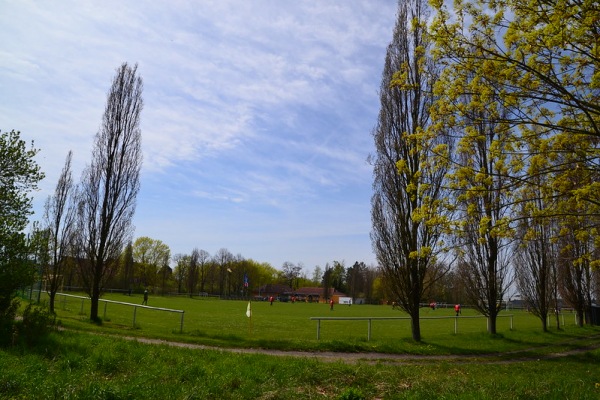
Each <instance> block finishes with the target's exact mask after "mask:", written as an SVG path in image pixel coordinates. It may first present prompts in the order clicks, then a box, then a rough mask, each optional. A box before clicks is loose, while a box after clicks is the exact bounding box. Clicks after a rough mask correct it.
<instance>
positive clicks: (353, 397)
mask: <svg viewBox="0 0 600 400" xmlns="http://www.w3.org/2000/svg"><path fill="white" fill-rule="evenodd" d="M338 399H339V400H365V396H364V395H363V394H362V393H361V392H360V390H358V389H354V388H348V389H346V390H344V393H342V394H341V395H340V396H339V397H338Z"/></svg>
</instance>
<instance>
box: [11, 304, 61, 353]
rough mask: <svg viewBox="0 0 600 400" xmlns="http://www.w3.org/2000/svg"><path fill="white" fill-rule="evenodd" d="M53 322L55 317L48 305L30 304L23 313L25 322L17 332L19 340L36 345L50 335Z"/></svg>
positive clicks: (23, 321) (21, 323)
mask: <svg viewBox="0 0 600 400" xmlns="http://www.w3.org/2000/svg"><path fill="white" fill-rule="evenodd" d="M53 320H54V317H53V316H52V314H51V313H50V310H49V309H48V307H47V306H46V304H44V303H42V304H41V305H34V304H33V303H30V304H28V305H27V307H26V308H25V311H23V320H22V321H21V322H20V324H19V329H18V330H17V331H18V334H19V340H23V341H24V342H25V343H26V344H28V345H34V344H36V343H37V342H38V341H39V340H40V339H41V338H43V337H46V336H47V335H48V333H49V332H50V329H51V327H52V322H53Z"/></svg>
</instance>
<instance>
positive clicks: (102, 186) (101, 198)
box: [77, 63, 143, 321]
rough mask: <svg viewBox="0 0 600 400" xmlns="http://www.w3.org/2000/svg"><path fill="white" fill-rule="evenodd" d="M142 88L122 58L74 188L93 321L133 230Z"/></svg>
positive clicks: (80, 256) (81, 262) (81, 257)
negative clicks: (88, 161)
mask: <svg viewBox="0 0 600 400" xmlns="http://www.w3.org/2000/svg"><path fill="white" fill-rule="evenodd" d="M142 88H143V85H142V78H141V77H139V76H138V74H137V65H136V66H134V67H130V66H129V65H127V63H124V64H122V65H121V66H120V67H119V68H118V69H117V74H116V76H115V77H114V79H113V82H112V85H111V88H110V90H109V92H108V96H107V101H106V108H105V110H104V116H103V118H102V124H101V127H100V130H99V132H98V133H97V134H96V138H95V143H94V147H93V150H92V161H91V164H90V165H89V166H88V167H87V168H86V169H85V171H84V173H83V178H82V182H81V187H80V191H79V211H78V230H77V231H78V264H79V269H80V272H81V277H82V279H83V282H84V285H85V290H86V291H87V293H88V295H89V296H90V298H91V309H90V319H92V320H93V321H97V320H99V318H98V303H99V299H100V295H101V294H102V291H103V289H104V284H105V283H106V282H107V281H108V279H110V278H111V277H112V276H113V275H114V273H115V272H116V270H117V269H118V264H119V256H120V255H121V252H122V251H123V249H124V248H125V246H126V245H127V243H128V242H129V241H130V240H131V236H132V233H133V225H132V219H133V215H134V212H135V206H136V197H137V194H138V192H139V188H140V180H139V177H140V169H141V166H142V148H141V146H142V142H141V140H142V136H141V130H140V127H139V125H140V114H141V111H142V107H143V100H142Z"/></svg>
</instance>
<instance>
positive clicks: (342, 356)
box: [119, 335, 600, 364]
mask: <svg viewBox="0 0 600 400" xmlns="http://www.w3.org/2000/svg"><path fill="white" fill-rule="evenodd" d="M119 337H120V338H123V339H127V340H133V341H137V342H140V343H146V344H153V345H168V346H173V347H183V348H188V349H199V350H215V351H222V352H230V353H239V354H265V355H270V356H278V357H306V358H313V359H316V360H319V361H323V362H345V363H357V362H364V363H371V364H375V363H388V364H426V363H431V362H438V361H445V362H453V363H463V364H464V363H477V364H480V363H484V364H509V363H518V362H529V361H540V360H549V359H554V358H561V357H567V356H570V355H574V354H581V353H585V352H588V351H591V350H595V349H598V348H600V342H599V343H595V344H593V345H589V346H582V347H580V348H576V349H572V350H568V351H564V352H559V353H548V354H544V355H542V356H532V357H527V356H523V354H524V353H525V352H527V351H528V349H525V350H518V351H514V352H508V353H500V354H477V355H414V354H384V353H340V352H331V351H323V352H321V351H284V350H271V349H255V348H228V347H213V346H205V345H199V344H192V343H182V342H172V341H166V340H160V339H148V338H139V337H122V336H119ZM594 337H596V338H600V335H597V336H593V337H592V338H594ZM585 339H589V338H585ZM569 343H573V341H570V342H569ZM542 348H543V347H538V348H535V349H531V350H540V349H542Z"/></svg>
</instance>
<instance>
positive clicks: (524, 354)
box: [0, 294, 600, 400]
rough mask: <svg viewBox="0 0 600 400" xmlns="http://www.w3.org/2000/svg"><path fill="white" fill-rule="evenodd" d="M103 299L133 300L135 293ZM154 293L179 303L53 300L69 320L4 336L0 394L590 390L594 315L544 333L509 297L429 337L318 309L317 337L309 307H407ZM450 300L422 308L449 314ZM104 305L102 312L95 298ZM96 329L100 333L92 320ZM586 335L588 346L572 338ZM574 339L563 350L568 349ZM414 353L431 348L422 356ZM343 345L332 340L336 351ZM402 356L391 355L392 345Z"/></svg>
mask: <svg viewBox="0 0 600 400" xmlns="http://www.w3.org/2000/svg"><path fill="white" fill-rule="evenodd" d="M104 298H105V299H108V300H112V301H120V302H128V303H131V304H136V305H139V304H141V302H142V297H141V296H139V295H138V296H132V297H129V296H124V295H122V294H113V295H107V296H105V297H104ZM149 305H150V306H153V307H161V308H169V309H178V310H184V311H185V313H184V328H183V332H180V331H179V330H180V314H177V313H168V312H166V311H159V310H154V309H143V308H140V307H137V308H136V311H135V314H136V324H135V327H134V326H133V306H131V305H117V304H113V303H109V304H107V307H106V317H105V318H104V321H103V323H102V324H101V325H96V324H92V323H90V322H89V320H88V316H89V301H84V303H83V313H81V300H80V299H73V298H70V299H69V300H68V301H67V302H66V303H62V302H58V303H57V311H58V321H60V325H61V326H63V327H65V328H67V329H66V330H63V331H55V332H52V333H51V334H50V336H49V337H48V338H46V339H45V340H44V341H42V342H41V343H39V344H38V345H36V346H35V347H32V348H28V347H23V346H17V347H13V348H8V349H3V350H0V399H59V398H60V399H264V400H267V399H268V400H275V399H277V400H278V399H342V400H359V399H438V398H444V399H598V398H600V367H598V366H599V365H600V349H598V348H597V344H598V341H599V337H600V328H599V327H589V326H586V327H583V328H579V327H577V326H576V325H575V320H574V316H573V315H572V314H566V315H565V326H564V327H563V329H562V330H560V331H557V330H556V329H555V328H554V327H551V328H550V331H549V332H547V333H543V332H542V330H541V328H540V326H539V321H538V320H537V318H535V317H534V316H532V315H531V314H528V313H525V312H521V311H514V312H506V313H505V314H509V313H512V314H513V315H514V319H513V329H512V330H511V329H510V322H509V321H510V319H509V318H501V319H500V320H499V323H498V334H497V335H495V336H491V335H489V334H487V333H486V321H485V319H483V318H467V317H470V316H474V315H475V313H474V312H473V311H471V310H467V309H463V317H464V318H459V326H458V333H456V334H455V333H454V318H444V319H424V320H423V321H422V323H423V342H422V343H415V342H413V341H412V340H411V338H410V329H409V322H408V321H406V320H402V321H388V320H386V321H373V326H372V340H371V341H367V322H366V321H322V325H321V340H317V339H316V322H315V321H311V320H310V317H329V316H336V317H390V316H403V314H402V313H401V312H400V311H397V310H392V309H391V307H389V306H362V305H361V306H359V305H354V306H350V307H349V306H339V305H336V306H335V307H334V310H333V311H330V310H329V307H328V306H327V305H324V304H303V303H296V304H291V303H275V304H274V305H273V306H270V305H269V303H267V302H253V303H252V311H253V316H252V320H250V319H248V318H247V317H246V315H245V313H246V306H247V302H242V301H227V300H215V299H206V298H203V299H189V298H182V297H164V298H163V297H150V301H149ZM453 314H454V313H453V311H452V310H450V309H437V310H435V311H432V310H429V309H423V313H422V316H423V317H424V318H428V317H439V316H444V317H450V316H452V315H453ZM100 315H101V316H103V315H104V307H103V305H102V304H101V307H100ZM96 333H101V334H96ZM125 336H128V337H130V336H137V337H149V338H161V339H164V340H167V341H177V342H187V343H197V344H204V345H215V346H220V347H223V348H226V347H236V348H240V347H246V348H250V347H252V348H263V349H284V350H292V349H294V350H304V351H309V350H312V351H316V352H314V353H305V357H297V356H291V355H289V356H281V355H278V356H274V355H269V354H244V353H239V352H230V351H227V350H226V349H221V350H219V349H197V348H179V347H172V346H169V345H166V344H160V345H157V344H145V343H143V342H139V341H131V340H125V339H121V338H120V337H125ZM586 346H590V348H589V349H588V350H584V351H579V352H572V351H573V350H575V349H581V348H582V347H583V348H585V347H586ZM319 350H334V351H345V352H348V351H352V352H365V351H377V352H382V353H396V354H406V355H405V356H402V357H401V358H394V357H392V356H391V355H389V354H388V355H387V356H386V354H381V356H380V357H379V358H377V359H374V360H373V359H371V360H369V359H367V358H366V357H364V356H361V355H359V356H358V358H356V357H355V358H354V359H353V360H352V361H345V362H342V361H340V360H331V359H322V358H321V357H320V356H319V354H320V352H319ZM568 352H572V353H571V354H566V353H568ZM419 355H426V356H425V357H420V356H419ZM343 357H345V356H344V354H342V353H340V358H343ZM396 357H398V356H396Z"/></svg>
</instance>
